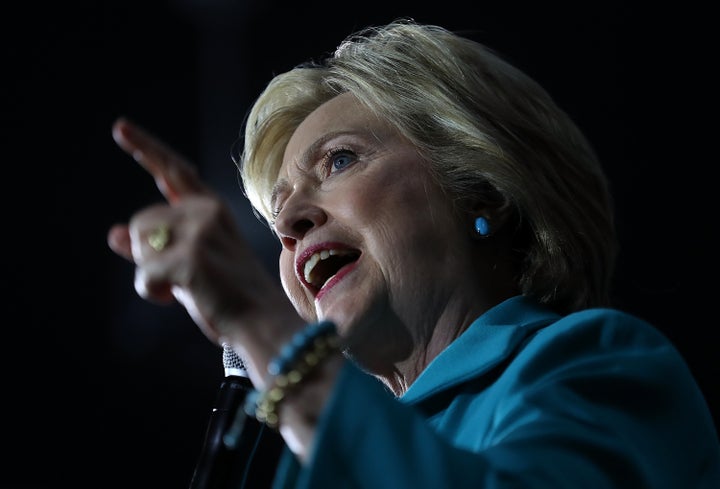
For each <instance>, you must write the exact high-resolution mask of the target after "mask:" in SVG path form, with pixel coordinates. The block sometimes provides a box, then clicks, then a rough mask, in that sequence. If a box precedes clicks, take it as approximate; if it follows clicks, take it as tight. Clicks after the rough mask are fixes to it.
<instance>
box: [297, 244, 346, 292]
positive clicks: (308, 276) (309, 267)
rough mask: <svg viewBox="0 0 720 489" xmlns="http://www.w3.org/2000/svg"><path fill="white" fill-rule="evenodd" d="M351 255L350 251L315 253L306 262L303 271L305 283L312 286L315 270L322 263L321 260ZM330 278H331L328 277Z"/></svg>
mask: <svg viewBox="0 0 720 489" xmlns="http://www.w3.org/2000/svg"><path fill="white" fill-rule="evenodd" d="M348 254H350V252H349V251H345V250H322V251H320V252H317V253H314V254H313V255H312V256H311V257H310V259H308V261H306V262H305V269H304V270H303V273H304V275H305V281H306V282H307V283H309V284H312V283H313V281H312V271H313V268H315V265H317V264H318V263H320V261H321V260H326V259H328V258H329V257H331V256H335V255H348ZM328 278H329V277H328Z"/></svg>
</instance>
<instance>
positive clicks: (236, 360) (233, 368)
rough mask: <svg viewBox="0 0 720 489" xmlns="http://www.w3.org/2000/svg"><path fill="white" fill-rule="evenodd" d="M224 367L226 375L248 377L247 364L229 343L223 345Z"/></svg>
mask: <svg viewBox="0 0 720 489" xmlns="http://www.w3.org/2000/svg"><path fill="white" fill-rule="evenodd" d="M223 367H225V375H226V376H228V375H240V376H242V377H247V370H246V369H245V363H244V362H243V361H242V358H240V355H238V354H237V353H236V352H235V350H233V348H232V347H231V346H230V345H228V344H227V343H223Z"/></svg>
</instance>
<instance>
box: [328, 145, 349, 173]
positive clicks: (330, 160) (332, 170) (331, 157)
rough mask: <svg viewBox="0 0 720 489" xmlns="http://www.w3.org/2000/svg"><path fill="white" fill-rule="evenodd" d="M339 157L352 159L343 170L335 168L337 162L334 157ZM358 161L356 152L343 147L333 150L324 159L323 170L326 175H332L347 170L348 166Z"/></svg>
mask: <svg viewBox="0 0 720 489" xmlns="http://www.w3.org/2000/svg"><path fill="white" fill-rule="evenodd" d="M337 155H349V156H350V157H351V161H350V162H348V163H347V165H346V166H344V167H342V168H333V164H334V162H335V160H334V157H335V156H337ZM356 160H357V155H356V154H355V152H354V151H352V150H351V149H349V148H345V147H342V146H339V147H336V148H331V149H330V150H329V151H328V152H327V153H325V155H324V156H323V157H322V168H323V170H324V175H325V176H327V175H330V174H332V173H337V172H341V171H343V170H345V169H346V168H347V167H348V166H350V165H352V164H353V163H355V161H356Z"/></svg>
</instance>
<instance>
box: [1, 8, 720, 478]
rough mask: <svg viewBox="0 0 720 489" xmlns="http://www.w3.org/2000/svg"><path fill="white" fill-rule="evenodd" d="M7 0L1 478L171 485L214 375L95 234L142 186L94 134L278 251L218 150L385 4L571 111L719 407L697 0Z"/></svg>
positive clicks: (197, 338)
mask: <svg viewBox="0 0 720 489" xmlns="http://www.w3.org/2000/svg"><path fill="white" fill-rule="evenodd" d="M9 5H11V6H6V7H4V9H3V11H4V13H3V17H2V21H3V27H4V28H3V30H2V31H3V33H2V36H3V43H2V46H3V52H4V55H3V73H4V74H3V76H2V78H3V85H5V86H6V87H5V88H4V89H3V90H2V100H3V109H2V117H3V122H4V124H3V126H4V128H5V129H4V130H3V141H4V149H5V151H3V153H2V155H3V158H2V163H3V164H2V175H3V176H4V178H3V182H4V192H3V202H4V206H3V219H2V221H1V222H2V225H3V244H4V248H3V249H4V250H5V252H4V257H5V269H6V270H7V272H8V273H6V274H5V280H4V281H2V287H3V288H2V291H3V294H2V297H3V305H4V308H3V309H4V312H5V315H4V321H3V322H2V327H3V335H2V345H3V350H2V355H0V356H1V357H2V364H1V366H2V373H3V375H2V385H3V388H2V391H1V392H4V395H3V399H4V400H3V403H2V404H3V411H2V413H3V415H2V425H0V427H1V429H2V431H1V432H0V440H1V442H2V446H3V449H4V450H3V453H4V455H2V456H1V458H0V460H2V464H1V465H0V468H1V470H0V488H1V489H9V488H18V489H19V488H43V489H44V488H56V487H76V488H77V487H93V488H95V487H103V488H120V487H123V488H128V487H132V488H135V489H142V488H155V489H176V488H177V489H183V488H187V487H188V484H189V481H190V477H191V475H192V471H193V468H194V464H195V462H196V459H197V457H198V453H199V450H200V447H201V443H202V438H203V435H204V431H205V427H206V423H207V421H208V419H209V415H210V410H211V408H212V405H213V402H214V399H215V395H216V393H217V389H218V387H219V385H220V382H221V380H222V378H223V369H222V359H221V350H220V349H219V347H216V346H215V345H212V344H211V343H210V342H209V341H207V340H206V339H205V337H204V336H203V335H202V334H201V333H200V332H199V330H198V329H197V328H196V326H195V325H194V324H193V323H192V322H191V321H190V319H189V317H188V316H187V315H186V313H185V311H184V310H182V309H180V308H179V307H175V306H169V307H162V306H158V305H154V304H149V303H146V302H144V301H142V300H141V299H139V297H138V296H137V295H136V294H135V291H134V289H133V268H132V267H131V266H130V264H129V263H127V262H125V261H124V260H122V259H121V258H119V257H117V256H116V255H114V254H113V253H112V252H111V251H110V250H109V248H108V247H107V245H106V242H105V236H106V232H107V230H108V229H109V227H110V226H111V225H112V224H113V223H115V222H118V221H125V220H126V219H127V218H128V217H129V216H130V215H131V214H132V213H133V212H134V211H136V210H138V209H139V208H141V207H142V206H145V205H147V204H149V203H152V202H155V201H159V200H160V194H159V193H158V191H157V190H156V188H155V187H154V183H153V181H152V180H151V179H150V178H149V177H148V175H146V174H145V173H144V172H143V171H142V170H141V168H140V167H139V166H137V165H136V164H135V162H134V161H133V160H132V159H131V158H130V157H129V156H127V155H126V154H125V153H123V152H122V151H121V150H120V149H119V148H118V147H117V146H116V145H115V143H114V141H113V140H112V137H111V132H110V129H111V125H112V122H113V121H114V119H115V118H116V117H118V116H120V115H123V116H127V117H130V118H131V119H134V120H135V121H137V122H139V123H140V124H142V125H144V126H145V127H146V128H147V129H149V130H150V131H152V132H154V133H155V134H157V135H158V136H160V137H161V138H163V139H164V140H166V141H167V142H168V143H170V144H171V145H173V146H174V147H175V148H176V149H178V150H179V151H180V152H182V153H184V154H185V155H186V156H187V157H188V158H190V159H191V160H193V161H194V162H196V164H197V166H198V170H199V172H200V173H201V174H202V175H203V176H204V177H205V179H206V180H207V181H208V182H209V183H210V184H211V185H212V186H214V187H215V188H216V189H217V191H219V192H220V193H222V194H223V195H224V196H226V197H227V199H228V201H229V202H231V204H232V206H233V209H234V211H235V212H236V214H237V219H238V222H239V223H240V225H241V227H242V228H243V230H244V231H245V233H246V235H247V237H248V239H249V240H250V241H251V243H252V244H253V246H254V247H255V248H256V249H257V251H258V253H259V254H260V256H261V257H262V258H263V260H265V262H266V263H267V266H268V268H269V269H271V270H273V271H274V270H275V269H276V263H275V256H276V253H277V251H278V247H277V243H275V241H274V240H273V239H272V236H271V235H270V232H269V231H268V229H267V228H266V227H264V225H263V224H261V223H260V222H259V221H258V220H257V219H256V218H255V217H254V216H253V214H252V212H251V210H250V208H249V207H248V204H247V202H246V201H245V199H244V197H243V196H242V194H241V192H240V187H239V184H238V180H237V174H236V168H235V166H234V164H233V163H232V161H231V159H230V147H231V145H232V143H233V142H234V141H235V139H236V137H237V136H238V135H239V132H240V130H241V126H242V122H243V119H244V116H245V114H246V111H247V110H248V109H249V106H250V104H251V103H252V101H253V100H254V98H255V97H256V96H257V94H258V93H259V91H260V90H261V89H262V88H263V87H264V85H265V83H267V81H269V79H270V78H271V77H272V76H273V75H274V74H276V73H279V72H281V71H285V70H287V69H289V68H291V67H293V66H294V65H295V64H297V63H299V62H301V61H305V60H307V59H310V58H319V57H321V56H323V55H324V54H327V53H329V52H331V51H332V50H333V49H334V48H335V47H336V46H337V44H338V43H339V42H340V41H341V40H342V38H343V37H344V36H345V35H347V34H349V33H350V32H352V31H355V30H357V29H359V28H362V27H365V26H367V25H370V24H382V23H385V22H388V21H390V20H392V19H394V18H396V17H400V16H409V17H414V18H415V19H416V20H419V21H421V22H429V23H436V24H440V25H443V26H445V27H448V28H451V29H453V30H457V31H462V32H464V33H466V34H467V35H469V36H470V37H473V38H475V39H477V40H479V41H481V42H484V43H486V44H487V45H489V46H490V47H492V48H494V49H495V50H497V51H499V52H500V53H502V54H504V55H505V56H506V58H508V59H509V60H510V61H512V62H514V63H515V64H516V65H518V66H519V67H520V68H522V69H524V70H525V71H526V72H528V73H529V74H530V75H532V76H533V77H535V78H536V79H537V80H538V81H539V82H540V83H541V84H543V85H544V86H545V87H546V88H547V89H548V90H549V91H550V93H551V94H552V95H553V96H554V97H555V98H556V100H557V101H558V102H559V103H560V105H561V106H563V107H564V108H565V109H566V110H567V111H568V112H569V113H570V114H571V115H572V117H573V118H574V119H575V120H576V121H577V122H578V123H579V125H580V126H581V127H582V128H583V129H584V130H585V131H586V133H587V134H588V136H589V137H590V139H591V140H592V141H593V142H594V144H595V147H596V149H597V150H598V152H599V154H600V156H601V158H602V160H603V161H604V163H605V165H606V168H607V171H608V173H609V175H610V178H611V181H612V184H613V188H614V192H615V196H616V199H617V218H618V226H619V231H620V238H621V242H622V246H623V248H622V254H621V260H620V268H619V271H618V279H617V288H616V298H617V305H618V306H619V307H621V308H623V309H626V310H628V311H630V312H633V313H635V314H637V315H639V316H641V317H644V318H646V319H648V320H650V321H651V322H653V323H654V324H655V325H656V326H657V327H658V328H659V329H660V330H662V331H663V332H664V333H665V334H666V335H668V336H669V337H670V339H671V340H672V341H673V342H674V343H675V344H676V345H677V347H678V349H679V350H680V351H681V353H682V354H683V355H684V356H685V358H686V359H687V361H688V364H689V366H690V368H691V369H692V371H693V373H694V374H695V376H696V378H697V380H698V383H699V384H700V386H701V388H702V389H703V391H704V393H705V395H706V397H707V400H708V402H709V403H710V405H711V408H712V409H713V412H714V414H715V416H716V419H718V412H719V411H720V387H719V386H718V384H717V380H716V379H717V378H718V373H719V370H720V369H719V368H718V360H717V358H718V350H719V349H718V333H717V329H718V326H719V325H718V320H717V316H716V315H715V314H714V307H713V306H714V305H715V304H714V301H715V300H716V296H717V285H716V280H717V271H716V270H717V267H716V264H715V262H716V259H715V253H714V251H715V243H716V239H715V227H716V222H717V208H718V206H717V205H716V204H715V202H714V201H715V198H716V197H717V193H716V192H713V190H714V187H715V185H714V184H713V180H712V178H713V177H712V175H713V174H714V167H716V166H717V163H716V162H717V152H716V151H714V150H712V151H710V150H708V149H707V148H706V147H705V145H704V143H710V144H712V142H713V141H714V140H716V139H717V135H716V134H711V133H710V129H711V128H712V127H714V126H716V123H715V122H713V121H714V120H711V121H710V122H706V121H705V118H704V117H703V115H704V113H705V112H706V111H708V110H709V107H708V106H709V101H710V91H709V90H708V87H709V84H706V81H707V79H708V76H709V73H710V72H711V70H710V69H709V68H707V66H708V64H709V62H710V60H712V59H714V58H712V57H710V56H709V52H710V49H709V48H708V46H709V37H710V35H709V32H710V31H709V30H708V29H707V28H706V27H705V22H704V21H705V19H706V18H708V17H709V15H708V13H706V12H702V11H698V10H694V7H692V6H691V5H690V4H683V5H681V6H679V7H678V6H673V7H672V10H671V6H668V10H667V11H662V10H659V7H658V6H657V5H655V6H653V9H652V10H648V9H646V8H644V7H641V6H633V5H632V4H628V3H627V2H622V3H620V2H618V3H613V2H582V3H581V6H580V4H578V6H577V7H573V8H569V9H568V7H567V6H564V7H563V8H560V7H559V6H553V5H552V4H549V5H548V4H544V5H538V3H536V2H525V3H524V2H516V1H508V2H484V1H477V2H453V1H443V2H439V3H436V4H434V5H429V6H424V7H420V6H419V2H418V4H416V3H415V2H407V3H403V2H393V1H383V2H379V1H366V2H357V3H340V2H284V1H279V0H268V1H259V0H246V1H232V0H165V1H140V0H122V1H121V0H112V1H104V2H93V3H90V2H87V5H84V4H82V3H77V2H76V3H72V4H67V3H48V4H47V5H43V4H38V3H25V4H22V5H21V4H20V2H15V3H11V4H9ZM713 56H715V55H714V54H713ZM705 127H707V128H708V129H704V128H705ZM707 146H708V147H709V144H707ZM668 442H669V443H670V442H671V441H670V440H669V441H668Z"/></svg>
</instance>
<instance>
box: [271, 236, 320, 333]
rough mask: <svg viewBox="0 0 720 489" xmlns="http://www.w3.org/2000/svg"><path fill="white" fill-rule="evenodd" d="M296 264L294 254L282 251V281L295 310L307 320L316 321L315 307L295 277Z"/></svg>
mask: <svg viewBox="0 0 720 489" xmlns="http://www.w3.org/2000/svg"><path fill="white" fill-rule="evenodd" d="M294 267H295V264H294V260H293V255H292V254H291V253H289V252H288V251H285V250H282V251H281V252H280V260H279V269H280V282H281V283H282V286H283V289H284V290H285V294H286V295H287V296H288V298H289V299H290V302H292V304H293V306H294V307H295V310H296V311H297V312H298V314H299V315H300V317H302V318H303V319H304V320H305V321H308V322H312V321H315V308H314V306H313V304H312V303H311V302H310V300H309V299H308V297H307V295H306V294H305V289H304V288H303V287H302V285H300V283H299V282H298V280H297V279H296V278H295V268H294Z"/></svg>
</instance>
